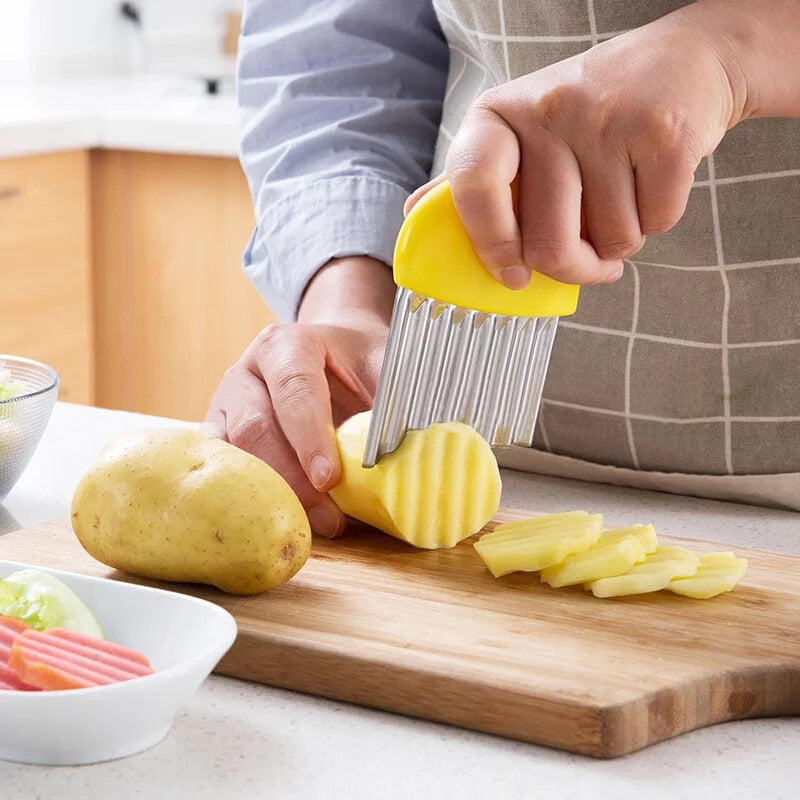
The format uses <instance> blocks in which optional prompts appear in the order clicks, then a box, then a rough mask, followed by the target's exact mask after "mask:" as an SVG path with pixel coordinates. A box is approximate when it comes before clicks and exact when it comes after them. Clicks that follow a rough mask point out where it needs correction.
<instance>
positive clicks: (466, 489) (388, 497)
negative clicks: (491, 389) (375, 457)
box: [330, 411, 501, 550]
mask: <svg viewBox="0 0 800 800" xmlns="http://www.w3.org/2000/svg"><path fill="white" fill-rule="evenodd" d="M370 414H371V412H369V411H365V412H363V413H362V414H356V415H355V416H354V417H351V418H350V419H349V420H347V422H345V423H344V424H343V425H342V426H341V427H340V428H339V430H338V431H337V433H336V436H337V440H338V442H339V452H340V455H341V459H342V468H343V474H342V479H341V481H340V482H339V484H338V485H337V486H336V487H335V488H334V489H333V490H332V491H331V493H330V494H331V497H332V498H333V501H334V502H335V503H336V505H338V506H339V508H340V509H341V510H342V511H343V512H344V513H345V514H347V515H348V516H350V517H353V518H354V519H357V520H360V521H361V522H365V523H367V524H368V525H372V526H373V527H375V528H378V529H379V530H382V531H384V532H386V533H388V534H390V535H391V536H395V537H397V538H398V539H402V540H403V541H404V542H408V543H409V544H412V545H414V546H415V547H421V548H426V549H430V550H433V549H437V548H443V547H453V546H454V545H456V544H458V542H460V541H461V540H462V539H465V538H466V537H467V536H471V535H472V534H473V533H476V532H477V531H479V530H480V529H481V528H482V527H483V526H484V525H485V524H486V523H487V522H488V521H489V520H490V519H491V518H492V515H493V514H494V513H495V512H496V511H497V508H498V506H499V505H500V490H501V482H500V470H499V469H498V467H497V461H496V460H495V457H494V453H492V449H491V447H489V445H488V443H487V442H486V441H485V440H484V439H483V438H482V437H481V436H480V435H479V434H478V433H477V432H476V431H475V430H473V429H472V428H470V427H469V426H468V425H464V424H462V423H460V422H446V423H435V424H433V425H431V426H430V427H429V428H427V429H425V430H422V431H409V432H408V433H407V434H406V436H405V439H404V440H403V443H402V444H401V445H400V447H398V449H397V450H395V451H394V452H393V453H390V454H389V455H387V456H384V457H383V458H382V459H381V460H380V461H379V462H378V464H376V465H375V466H374V467H372V468H370V469H365V468H364V467H363V466H362V459H363V456H364V447H365V445H366V441H367V432H368V431H369V421H370Z"/></svg>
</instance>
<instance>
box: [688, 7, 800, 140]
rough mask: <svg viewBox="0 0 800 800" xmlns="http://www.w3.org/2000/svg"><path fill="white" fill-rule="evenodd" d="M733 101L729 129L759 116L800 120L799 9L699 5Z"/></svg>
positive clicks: (697, 8)
mask: <svg viewBox="0 0 800 800" xmlns="http://www.w3.org/2000/svg"><path fill="white" fill-rule="evenodd" d="M693 8H694V9H696V11H697V13H699V14H701V15H702V16H703V17H704V18H705V20H706V29H707V30H709V31H711V34H710V35H711V36H713V41H714V48H715V51H716V52H717V55H718V57H719V59H720V63H721V64H722V66H723V68H724V69H725V71H726V73H727V75H728V80H729V82H730V85H731V91H732V93H733V98H734V114H733V115H732V119H731V123H730V125H729V127H733V125H735V124H736V123H738V122H742V121H743V120H746V119H752V118H755V117H791V116H800V91H798V86H800V48H798V46H797V42H798V39H799V38H800V4H798V3H797V1H796V0H755V1H754V0H698V2H697V3H695V5H694V6H693Z"/></svg>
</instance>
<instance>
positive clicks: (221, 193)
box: [91, 150, 274, 420]
mask: <svg viewBox="0 0 800 800" xmlns="http://www.w3.org/2000/svg"><path fill="white" fill-rule="evenodd" d="M91 174H92V207H93V237H92V239H93V250H94V314H95V337H94V341H95V374H96V382H95V386H96V404H97V405H100V406H103V407H107V408H122V409H127V410H130V411H140V412H144V413H148V414H158V415H162V416H168V417H177V418H179V419H188V420H200V419H202V418H203V417H204V416H205V412H206V409H207V408H208V403H209V401H210V399H211V396H212V394H213V392H214V390H215V389H216V387H217V385H218V384H219V381H220V379H221V378H222V374H223V373H224V371H225V369H226V368H227V367H229V366H230V365H231V364H233V362H234V361H235V360H236V359H237V358H238V357H239V355H240V354H241V352H242V351H243V350H244V348H245V347H246V346H247V344H248V343H249V342H250V340H251V339H252V338H253V337H254V336H255V335H256V333H258V331H259V330H260V329H261V328H263V327H264V326H265V325H266V324H268V323H269V322H271V321H274V316H273V315H272V314H271V312H270V311H269V309H268V308H267V306H266V304H265V303H264V301H263V300H262V299H261V297H260V296H259V295H258V293H257V292H256V290H255V289H254V288H253V287H252V285H251V284H250V283H249V281H248V280H247V278H246V277H245V276H244V274H243V272H242V270H241V266H240V264H241V254H242V251H243V249H244V246H245V244H246V242H247V239H248V237H249V236H250V233H251V232H252V228H253V210H252V205H251V202H250V196H249V193H248V190H247V184H246V182H245V179H244V176H243V175H242V172H241V168H240V166H239V164H238V162H237V161H236V159H233V158H230V159H228V158H206V157H200V156H197V157H196V156H176V155H164V154H155V153H141V152H126V151H105V150H99V151H96V152H93V153H92V159H91Z"/></svg>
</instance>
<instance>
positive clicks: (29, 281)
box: [0, 0, 273, 420]
mask: <svg viewBox="0 0 800 800" xmlns="http://www.w3.org/2000/svg"><path fill="white" fill-rule="evenodd" d="M240 10H241V9H240V3H237V2H231V0H141V2H135V3H120V2H114V0H71V2H64V0H0V353H10V354H15V355H22V356H27V357H29V358H34V359H37V360H40V361H44V362H45V363H47V364H50V365H51V366H53V367H55V368H56V369H57V370H58V371H59V373H60V374H61V378H62V384H61V392H60V399H61V400H65V401H68V402H75V403H86V404H90V405H97V406H102V407H106V408H119V409H126V410H130V411H140V412H145V413H150V414H157V415H163V416H171V417H177V418H180V419H187V420H199V419H202V417H203V416H204V414H205V410H206V408H207V406H208V402H209V400H210V398H211V395H212V394H213V391H214V389H215V388H216V385H217V383H218V382H219V380H220V378H221V376H222V374H223V372H224V370H225V369H226V368H227V367H228V366H230V365H231V364H232V363H233V362H234V361H235V360H236V358H237V357H238V356H239V354H240V353H241V351H242V350H243V349H244V347H245V346H246V345H247V343H248V342H249V341H250V340H251V339H252V338H253V336H254V335H255V334H256V333H257V332H258V331H259V330H260V329H261V328H262V327H264V325H266V324H267V323H269V322H271V321H272V320H273V316H272V314H271V313H270V311H269V310H268V308H267V307H266V305H265V304H264V302H263V300H261V299H260V298H259V296H258V295H257V293H256V292H255V290H254V289H253V288H252V287H251V286H250V284H249V283H248V281H247V280H246V278H245V277H244V275H243V274H242V272H241V268H240V261H241V253H242V250H243V248H244V246H245V244H246V241H247V238H248V237H249V235H250V233H251V230H252V226H253V212H252V207H251V203H250V197H249V194H248V191H247V186H246V183H245V180H244V177H243V175H242V173H241V169H240V167H239V162H238V140H237V130H236V102H235V97H234V70H235V54H236V45H237V40H238V34H239V27H240Z"/></svg>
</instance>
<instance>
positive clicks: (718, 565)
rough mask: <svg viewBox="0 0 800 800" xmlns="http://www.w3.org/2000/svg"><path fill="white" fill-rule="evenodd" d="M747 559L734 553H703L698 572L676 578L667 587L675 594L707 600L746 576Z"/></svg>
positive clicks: (728, 588) (725, 590)
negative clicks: (686, 576)
mask: <svg viewBox="0 0 800 800" xmlns="http://www.w3.org/2000/svg"><path fill="white" fill-rule="evenodd" d="M746 571H747V559H746V558H737V557H736V555H735V554H734V553H731V552H723V553H703V554H701V555H700V564H699V566H698V568H697V572H696V573H695V574H694V575H693V576H691V577H688V578H675V579H673V580H671V581H670V582H669V583H668V584H667V586H666V588H667V589H669V591H671V592H675V594H681V595H684V596H685V597H694V598H696V599H698V600H707V599H708V598H709V597H716V596H717V595H718V594H722V593H723V592H729V591H730V590H731V589H733V587H734V586H736V584H737V583H739V581H740V580H741V579H742V578H743V577H744V574H745V572H746Z"/></svg>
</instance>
